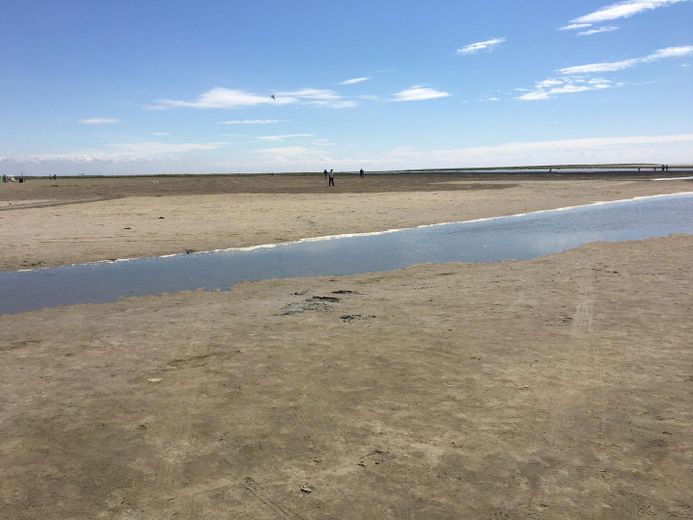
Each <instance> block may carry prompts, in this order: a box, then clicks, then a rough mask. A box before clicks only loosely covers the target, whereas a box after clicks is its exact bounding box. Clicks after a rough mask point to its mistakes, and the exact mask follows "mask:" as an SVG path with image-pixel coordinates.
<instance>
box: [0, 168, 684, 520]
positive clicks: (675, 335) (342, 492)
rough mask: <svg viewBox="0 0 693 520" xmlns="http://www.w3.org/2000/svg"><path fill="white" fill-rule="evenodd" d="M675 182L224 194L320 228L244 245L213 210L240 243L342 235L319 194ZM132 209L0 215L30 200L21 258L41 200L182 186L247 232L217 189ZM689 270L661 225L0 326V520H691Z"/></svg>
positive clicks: (135, 301) (563, 192)
mask: <svg viewBox="0 0 693 520" xmlns="http://www.w3.org/2000/svg"><path fill="white" fill-rule="evenodd" d="M356 180H357V179H354V181H356ZM366 180H370V179H366ZM337 182H338V186H339V182H340V179H339V178H337ZM446 182H447V181H446ZM474 182H476V181H474ZM487 182H489V183H498V184H507V183H508V182H507V181H506V180H505V179H499V180H496V181H487ZM674 182H675V184H678V185H675V184H674V185H671V186H669V185H666V184H667V183H664V182H650V183H646V182H643V181H629V180H598V181H589V182H586V181H578V180H575V181H567V180H566V181H563V180H561V181H552V182H551V183H543V184H549V186H548V187H547V186H541V185H539V184H542V183H538V184H533V183H532V182H531V181H518V182H517V183H516V184H517V186H513V187H504V188H496V189H488V190H487V189H473V190H472V189H467V190H464V189H463V190H456V191H446V190H444V189H438V188H436V189H435V190H431V191H426V190H425V189H423V188H422V189H419V190H418V191H403V192H398V193H391V192H385V193H383V192H376V191H372V192H364V193H353V192H352V193H350V194H349V193H335V194H331V195H328V194H326V193H323V192H316V193H298V194H290V193H282V194H276V193H275V194H270V195H269V199H268V200H271V203H270V202H261V199H262V198H263V197H265V198H266V197H267V196H264V195H263V196H261V195H260V194H252V193H245V194H229V195H228V196H231V195H233V197H232V198H233V200H234V201H236V202H238V201H241V200H245V201H246V203H247V204H245V205H242V206H243V208H244V210H246V211H248V208H250V207H256V208H262V211H261V210H260V209H258V210H257V211H256V212H255V213H254V215H255V217H256V220H257V221H258V222H260V223H262V224H263V225H268V226H269V225H270V224H274V225H275V226H279V225H280V223H281V222H280V221H281V218H286V216H287V215H291V214H294V213H292V212H296V213H295V214H296V215H301V216H304V217H306V215H307V214H310V215H315V216H316V217H317V218H316V219H315V223H314V224H312V225H311V224H308V223H307V222H306V221H304V220H299V221H297V222H293V223H292V226H293V227H291V228H286V229H285V230H283V232H282V233H272V232H271V231H272V230H266V229H263V228H261V227H259V231H257V232H256V234H255V235H251V236H250V237H249V236H248V235H247V234H244V232H242V231H241V230H242V229H253V228H252V225H251V223H252V221H253V219H252V218H248V217H247V215H246V216H245V217H246V218H247V219H248V223H247V224H246V225H247V227H246V228H243V227H242V226H240V225H238V224H235V222H236V221H235V220H234V219H230V218H229V221H232V222H234V224H233V225H234V226H237V227H235V228H234V229H235V232H236V233H238V238H237V239H238V240H239V242H243V241H251V242H252V241H253V240H258V239H261V238H262V237H267V236H270V235H277V236H280V235H281V236H283V235H285V234H286V235H290V233H291V232H296V233H299V234H300V233H301V230H303V233H304V236H306V235H308V234H310V232H312V231H316V232H319V234H329V233H330V232H334V229H335V228H336V229H343V228H346V230H347V231H354V229H353V228H350V227H349V226H346V225H343V224H342V223H338V222H337V223H336V221H337V220H338V219H335V218H334V216H335V215H341V213H339V212H340V211H343V209H339V207H350V208H352V209H354V210H356V209H358V210H359V211H361V212H362V213H363V214H362V215H361V218H357V217H356V216H355V215H353V214H352V215H351V216H352V219H353V220H354V221H355V222H358V223H360V225H361V226H363V227H364V228H368V227H369V226H376V224H379V225H383V226H386V227H401V226H400V225H398V224H397V223H398V222H403V221H406V222H415V223H430V222H420V220H426V219H430V220H432V221H435V220H438V217H440V218H439V220H451V219H450V218H444V215H447V214H452V213H453V212H454V211H455V210H457V212H458V213H463V214H464V218H472V217H473V216H488V215H487V214H485V212H488V213H490V214H507V213H517V212H520V211H522V208H531V209H546V205H548V206H549V207H559V206H568V205H573V204H576V203H579V202H590V201H593V200H607V199H621V198H629V197H630V196H635V195H644V194H651V193H643V192H647V191H648V190H657V192H660V193H662V192H666V190H671V192H674V191H676V192H678V191H690V184H686V183H685V181H674ZM554 183H556V184H554ZM25 186H31V183H27V184H26V185H25ZM445 186H447V185H445ZM325 189H326V188H325ZM345 189H346V188H345ZM530 194H531V195H533V198H531V199H530V200H523V199H522V197H527V196H529V195H530ZM37 195H41V194H40V193H37ZM255 196H257V197H258V198H257V199H253V197H255ZM323 196H324V197H325V198H328V197H329V198H328V200H327V201H324V202H322V203H321V202H319V199H318V198H317V197H323ZM150 197H151V200H152V201H153V202H151V203H148V204H145V203H144V202H143V201H142V200H140V199H135V200H130V199H132V198H131V197H127V196H126V197H123V198H120V199H111V200H108V201H104V202H98V203H83V204H67V205H60V206H49V207H44V208H38V207H36V208H25V209H22V210H10V211H6V212H0V215H1V216H2V217H3V218H6V217H7V216H8V215H23V214H25V213H26V214H27V215H28V214H33V218H35V221H34V222H35V223H36V228H28V229H29V231H27V230H25V237H26V243H27V244H28V245H27V246H26V251H30V250H31V251H43V249H42V248H41V247H40V246H38V245H37V244H36V243H34V241H39V239H38V238H37V237H36V235H37V234H39V235H40V233H43V231H41V229H42V228H40V226H39V224H38V222H40V221H41V219H40V218H38V217H37V216H36V213H37V212H38V213H41V212H43V211H58V212H59V213H58V215H59V217H56V218H59V219H66V220H64V221H65V222H69V220H67V219H68V217H70V216H72V217H74V215H75V214H79V212H80V211H82V210H81V209H79V208H85V207H87V208H88V207H89V205H90V204H95V205H97V207H99V208H100V209H101V210H103V208H104V207H108V205H109V204H125V206H124V207H128V208H130V209H131V210H132V209H133V208H135V207H136V208H137V211H139V212H144V213H146V215H150V214H151V215H156V214H157V213H158V212H159V211H160V208H166V207H168V208H173V207H177V208H178V211H180V212H184V211H185V208H186V207H189V206H186V205H185V204H183V203H182V200H191V198H196V199H195V200H197V201H198V202H199V203H200V204H202V205H206V206H205V207H207V210H206V212H207V216H208V218H209V215H210V214H212V215H216V210H215V208H227V209H226V210H225V211H228V212H233V211H237V212H238V213H237V216H238V218H240V219H241V220H243V212H241V211H240V210H234V209H233V208H235V206H234V205H232V204H230V203H229V202H228V200H223V201H222V198H225V197H227V195H218V194H216V195H204V194H196V195H189V196H180V195H170V196H169V195H164V196H162V197H156V196H155V195H148V196H147V200H149V198H150ZM216 197H219V198H220V199H219V201H215V198H216ZM246 197H249V198H248V199H246ZM301 197H305V201H306V202H304V203H303V204H302V205H301V204H299V203H298V201H300V200H302V199H301ZM398 197H399V198H398ZM38 198H39V197H37V199H38ZM40 198H42V199H43V200H45V199H46V197H40ZM168 199H172V200H168ZM179 199H180V200H179ZM351 199H353V200H351ZM363 199H367V200H371V204H365V203H364V201H363ZM157 201H160V202H161V205H157V206H153V205H154V204H158V203H159V202H157ZM200 201H202V202H200ZM335 201H338V202H339V203H338V204H337V203H336V202H335ZM251 202H252V204H256V206H253V205H252V204H251ZM330 203H332V204H335V205H336V206H338V207H337V208H335V209H334V211H332V210H330V208H329V204H330ZM239 204H240V203H239ZM321 204H324V205H321ZM552 204H555V205H553V206H552ZM133 205H134V206H133ZM306 206H308V207H310V209H309V210H308V209H306V208H305V207H306ZM314 206H315V207H314ZM275 207H276V208H278V210H277V211H279V214H281V215H282V217H281V218H280V217H277V216H271V217H270V216H262V215H263V212H264V213H267V212H269V211H270V210H271V209H272V208H275ZM317 208H321V211H324V212H326V213H325V214H323V213H321V211H318V209H317ZM62 211H64V212H65V213H60V212H62ZM94 211H95V210H94ZM191 211H192V212H193V213H194V212H199V213H197V214H199V215H202V214H203V211H202V209H200V208H195V209H194V210H191ZM310 212H315V213H310ZM446 212H447V213H446ZM112 214H113V215H116V217H114V218H123V219H125V218H132V219H133V222H135V221H137V222H140V225H142V226H144V224H143V223H144V222H147V218H144V217H143V216H142V215H137V214H132V215H123V216H117V215H118V213H117V212H113V213H112ZM224 215H226V216H227V217H228V215H229V214H227V213H224ZM25 218H29V217H28V216H26V217H25ZM212 218H215V217H212ZM306 218H307V217H306ZM137 219H138V220H137ZM184 220H185V219H183V218H182V217H181V222H183V221H184ZM455 220H457V218H455ZM168 221H169V218H168V216H167V218H166V219H165V222H168ZM101 222H102V223H104V224H105V222H106V221H105V220H104V221H101ZM120 222H121V223H122V221H120ZM390 223H394V225H391V224H390ZM73 224H74V225H75V226H77V227H79V226H81V225H82V224H81V223H79V222H77V223H74V222H73ZM91 225H93V223H92V224H91ZM204 225H205V224H201V225H200V227H204ZM301 226H303V227H302V228H301ZM3 227H4V226H3ZM222 227H223V226H220V227H219V228H214V229H221V228H222ZM95 229H97V228H95ZM171 229H174V228H171ZM282 229H284V228H282ZM329 230H333V231H329ZM169 231H170V230H169ZM72 232H73V233H76V231H72ZM157 232H158V234H156V233H153V235H152V236H158V237H163V236H166V237H170V236H171V235H172V234H173V235H175V233H171V232H169V233H168V234H166V233H161V230H158V231H157ZM3 233H5V231H3ZM94 233H96V231H94ZM138 233H141V231H138ZM3 236H4V237H6V235H3ZM142 236H143V237H147V236H149V235H147V234H146V233H145V234H143V235H142ZM219 238H221V237H220V236H218V235H214V233H213V232H211V231H210V232H209V236H208V237H207V238H206V239H207V240H218V239H219ZM262 239H263V240H264V238H262ZM3 240H6V238H3ZM92 240H93V241H94V242H97V236H96V234H95V235H93V238H92ZM179 240H180V237H178V238H175V240H174V239H172V243H171V246H172V247H173V245H176V246H179V245H180V242H179ZM265 241H266V240H265ZM174 242H175V244H174ZM88 243H91V242H88ZM23 247H24V246H23ZM75 247H76V248H77V249H79V251H80V252H79V254H77V255H76V256H74V257H71V258H85V257H84V256H79V255H84V254H85V251H87V250H88V251H89V253H88V254H94V252H93V251H92V250H90V249H88V248H87V249H80V248H79V246H75ZM99 247H101V248H102V249H103V251H102V253H103V252H105V251H106V250H108V251H117V252H119V253H120V252H122V249H118V248H120V247H121V244H120V243H116V242H111V239H109V238H106V239H105V240H103V241H102V244H101V245H100V246H99ZM157 247H161V246H160V245H158V246H157ZM32 248H33V249H32ZM109 248H113V249H109ZM72 249H74V248H73V246H72V245H70V247H69V248H68V250H67V251H66V253H68V252H70V251H71V250H72ZM95 249H98V248H95ZM27 254H28V253H27ZM56 254H57V253H56ZM5 256H7V255H5ZM44 256H45V258H46V262H47V261H48V260H47V259H48V258H49V257H48V255H44ZM16 258H19V259H26V258H28V257H23V256H21V255H18V256H17V257H16ZM50 258H53V259H54V260H55V263H58V264H59V263H65V262H66V261H67V260H66V259H65V258H62V257H59V256H56V257H50ZM691 258H693V237H690V236H676V237H668V238H661V239H652V240H646V241H640V242H626V243H619V244H607V243H596V244H591V245H588V246H585V247H582V248H580V249H576V250H573V251H569V252H567V253H562V254H559V255H553V256H549V257H544V258H539V259H535V260H531V261H524V262H504V263H497V264H486V265H469V264H448V265H441V266H437V265H429V266H419V267H414V268H410V269H405V270H401V271H395V272H391V273H378V274H366V275H359V276H352V277H323V278H313V279H292V280H275V281H265V282H255V283H244V284H241V285H239V286H236V287H235V288H234V289H233V290H232V291H228V292H201V291H198V292H184V293H176V294H168V295H160V296H152V297H143V298H130V299H125V300H121V301H119V302H115V303H110V304H102V305H78V306H72V307H62V308H56V309H48V310H43V311H37V312H31V313H25V314H19V315H13V316H0V360H1V362H0V392H1V394H2V395H3V401H2V404H1V405H0V460H2V461H3V463H2V464H1V465H0V482H1V483H2V484H1V485H0V518H13V519H30V518H32V519H33V518H52V519H76V518H109V519H118V520H120V519H150V518H185V519H188V518H190V519H194V518H205V519H222V518H224V519H228V518H239V519H241V518H248V519H275V518H289V519H298V518H303V519H317V518H354V519H361V518H385V519H387V518H392V519H395V518H441V519H442V518H445V519H448V518H449V519H457V518H482V519H504V518H507V519H510V518H546V519H555V518H604V519H613V518H616V519H621V518H622V519H632V518H640V517H648V518H662V519H664V518H688V517H690V515H691V512H692V511H693V500H691V497H690V489H691V486H692V485H693V472H692V471H691V468H692V467H693V451H692V450H691V445H693V434H692V433H691V432H693V406H692V405H691V402H692V401H691V394H692V393H693V349H692V348H691V338H692V337H693V326H692V325H691V321H690V316H691V313H692V312H693V267H691V262H690V259H691ZM5 262H6V263H5V265H6V266H9V267H10V268H11V266H13V265H16V263H15V264H13V263H12V260H11V259H9V258H6V260H5Z"/></svg>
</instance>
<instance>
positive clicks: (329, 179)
mask: <svg viewBox="0 0 693 520" xmlns="http://www.w3.org/2000/svg"><path fill="white" fill-rule="evenodd" d="M322 173H323V175H324V176H325V179H327V185H328V186H334V170H333V169H332V168H330V171H329V172H328V171H327V168H325V169H324V170H323V171H322ZM365 175H366V172H364V171H363V168H361V170H359V177H361V178H363V177H365Z"/></svg>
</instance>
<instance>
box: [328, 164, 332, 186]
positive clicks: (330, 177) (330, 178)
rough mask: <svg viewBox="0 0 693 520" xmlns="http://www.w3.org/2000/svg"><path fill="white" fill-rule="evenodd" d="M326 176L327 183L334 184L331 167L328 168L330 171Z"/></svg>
mask: <svg viewBox="0 0 693 520" xmlns="http://www.w3.org/2000/svg"><path fill="white" fill-rule="evenodd" d="M327 178H328V179H329V180H328V181H327V185H328V186H334V170H333V169H332V168H330V173H329V174H327Z"/></svg>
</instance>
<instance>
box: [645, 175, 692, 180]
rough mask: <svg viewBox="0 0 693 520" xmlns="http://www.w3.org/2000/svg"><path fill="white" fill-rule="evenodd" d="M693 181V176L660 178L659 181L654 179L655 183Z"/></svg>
mask: <svg viewBox="0 0 693 520" xmlns="http://www.w3.org/2000/svg"><path fill="white" fill-rule="evenodd" d="M690 179H693V175H691V176H690V177H660V178H659V179H652V180H653V181H687V180H690Z"/></svg>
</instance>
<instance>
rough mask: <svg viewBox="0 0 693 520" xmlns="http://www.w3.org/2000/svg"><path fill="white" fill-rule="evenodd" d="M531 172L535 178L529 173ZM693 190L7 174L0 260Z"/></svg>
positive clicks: (385, 225) (282, 237) (553, 180)
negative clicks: (10, 179) (10, 178)
mask: <svg viewBox="0 0 693 520" xmlns="http://www.w3.org/2000/svg"><path fill="white" fill-rule="evenodd" d="M528 179H535V180H528ZM681 191H693V182H692V181H685V180H681V181H662V182H652V181H650V180H647V179H633V178H623V177H614V178H600V179H595V180H585V179H582V178H575V179H571V178H567V177H566V176H560V177H549V176H536V177H527V176H517V177H516V176H511V175H506V176H491V175H477V176H459V175H442V174H440V175H387V176H386V175H377V176H375V175H374V176H367V177H366V178H364V179H361V178H359V177H358V176H354V175H344V176H338V177H337V185H336V186H335V188H334V189H328V187H327V186H326V182H325V181H324V180H323V179H322V176H317V177H316V176H307V175H290V176H281V175H272V176H270V175H262V176H241V177H237V176H217V177H214V176H212V177H206V176H204V177H199V178H195V177H182V178H176V177H158V178H152V177H142V178H126V179H113V178H105V179H89V178H87V179H64V180H63V179H58V180H57V181H50V180H47V179H40V180H29V181H28V182H27V183H25V184H3V185H0V251H2V252H1V253H0V270H15V269H21V268H28V267H45V266H55V265H64V264H71V263H82V262H89V261H97V260H108V259H115V258H134V257H142V256H158V255H164V254H171V253H181V252H185V251H200V250H209V249H220V248H227V247H240V246H251V245H257V244H265V243H276V242H284V241H290V240H297V239H300V238H306V237H317V236H324V235H335V234H342V233H362V232H371V231H381V230H385V229H391V228H401V227H410V226H417V225H422V224H434V223H437V222H450V221H459V220H467V219H472V218H480V217H492V216H497V215H510V214H515V213H524V212H527V211H534V210H540V209H553V208H559V207H564V206H570V205H574V204H586V203H590V202H595V201H600V200H614V199H624V198H632V197H636V196H642V195H652V194H658V193H676V192H681Z"/></svg>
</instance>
